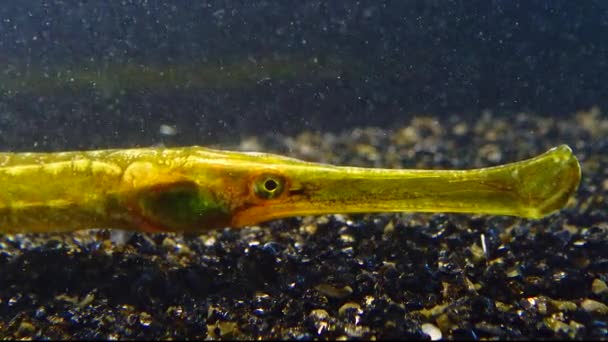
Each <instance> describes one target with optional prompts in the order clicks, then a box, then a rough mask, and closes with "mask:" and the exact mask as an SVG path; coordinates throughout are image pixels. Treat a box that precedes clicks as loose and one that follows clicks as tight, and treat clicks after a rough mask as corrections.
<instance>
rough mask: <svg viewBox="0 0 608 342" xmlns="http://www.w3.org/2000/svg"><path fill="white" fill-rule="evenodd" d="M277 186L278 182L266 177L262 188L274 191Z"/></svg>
mask: <svg viewBox="0 0 608 342" xmlns="http://www.w3.org/2000/svg"><path fill="white" fill-rule="evenodd" d="M278 186H279V184H278V183H277V181H275V180H274V179H267V180H266V181H265V182H264V188H265V189H266V191H274V190H276V189H277V187H278Z"/></svg>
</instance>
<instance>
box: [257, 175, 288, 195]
mask: <svg viewBox="0 0 608 342" xmlns="http://www.w3.org/2000/svg"><path fill="white" fill-rule="evenodd" d="M284 189H285V178H283V177H281V176H278V175H270V174H264V175H262V176H260V177H258V178H257V179H256V180H255V182H254V183H253V192H254V193H255V194H256V196H258V197H260V198H263V199H272V198H277V197H279V196H281V194H282V193H283V190H284Z"/></svg>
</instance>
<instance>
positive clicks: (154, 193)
mask: <svg viewBox="0 0 608 342" xmlns="http://www.w3.org/2000/svg"><path fill="white" fill-rule="evenodd" d="M139 203H140V206H141V208H142V212H143V214H144V215H145V216H146V218H147V219H150V220H151V221H152V222H153V223H155V224H158V225H159V226H163V227H166V228H168V229H171V230H183V231H197V230H204V229H206V228H216V227H217V226H218V225H223V224H227V223H228V221H229V219H230V213H229V210H228V208H227V207H226V205H225V204H224V203H221V202H220V201H219V200H218V199H217V197H216V196H215V194H214V193H213V192H211V191H210V190H207V189H204V188H200V187H199V186H198V185H197V184H196V183H194V182H179V183H172V184H163V185H162V186H155V187H154V188H152V189H147V190H146V191H144V192H143V193H142V195H141V197H140V200H139Z"/></svg>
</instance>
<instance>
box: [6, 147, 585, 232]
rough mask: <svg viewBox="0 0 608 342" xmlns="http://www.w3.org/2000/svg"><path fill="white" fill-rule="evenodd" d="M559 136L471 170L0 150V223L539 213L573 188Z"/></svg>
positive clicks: (207, 223)
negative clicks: (555, 142)
mask: <svg viewBox="0 0 608 342" xmlns="http://www.w3.org/2000/svg"><path fill="white" fill-rule="evenodd" d="M580 177H581V171H580V165H579V163H578V161H577V159H576V157H575V156H574V155H573V153H572V151H571V149H570V148H569V147H568V146H566V145H561V146H558V147H555V148H553V149H551V150H549V151H547V152H545V153H544V154H541V155H539V156H537V157H534V158H532V159H528V160H524V161H519V162H514V163H510V164H505V165H501V166H494V167H488V168H481V169H471V170H397V169H369V168H359V167H347V166H333V165H327V164H318V163H310V162H305V161H301V160H297V159H292V158H287V157H283V156H279V155H273V154H264V153H247V152H231V151H221V150H213V149H207V148H203V147H197V146H194V147H183V148H139V149H124V150H100V151H85V152H61V153H0V232H2V233H25V232H58V231H72V230H77V229H85V228H118V229H128V230H137V231H145V232H158V231H185V232H197V231H203V230H206V229H214V228H221V227H242V226H246V225H252V224H257V223H260V222H263V221H266V220H270V219H276V218H282V217H289V216H298V215H317V214H328V213H371V212H400V211H410V212H413V211H419V212H458V213H477V214H490V215H514V216H521V217H526V218H541V217H544V216H546V215H549V214H551V213H552V212H554V211H556V210H559V209H560V208H562V207H563V206H564V205H565V204H566V202H567V201H568V199H569V197H570V196H571V195H572V194H573V193H574V192H575V190H576V188H577V186H578V184H579V181H580Z"/></svg>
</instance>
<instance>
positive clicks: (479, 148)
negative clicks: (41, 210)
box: [0, 109, 608, 339]
mask: <svg viewBox="0 0 608 342" xmlns="http://www.w3.org/2000/svg"><path fill="white" fill-rule="evenodd" d="M607 135H608V120H605V119H603V117H602V115H601V114H600V113H599V110H597V109H591V110H589V111H588V112H581V113H576V114H572V115H571V116H570V118H568V119H563V120H561V119H560V120H553V119H551V118H547V117H540V116H535V115H532V114H518V115H511V116H499V115H496V114H492V113H481V114H480V115H479V116H478V117H477V118H476V120H471V119H463V118H461V117H459V116H452V117H449V118H444V119H437V118H435V117H430V116H418V117H415V118H413V119H411V121H409V124H407V125H406V126H403V127H391V128H390V129H379V128H373V127H366V128H358V129H354V130H350V131H344V132H342V133H339V134H336V133H324V132H304V133H301V134H300V135H298V136H294V137H284V136H277V135H274V136H268V137H264V138H261V137H251V138H247V139H243V141H242V143H241V145H240V146H221V147H223V148H233V149H242V150H260V151H267V152H277V153H282V154H287V155H290V156H294V157H298V158H302V159H306V160H312V161H320V162H327V163H334V164H342V165H354V166H368V167H390V168H472V167H482V166H491V165H496V164H502V163H506V162H511V161H516V160H521V159H526V158H529V157H532V156H534V155H537V154H539V153H542V152H544V151H546V150H547V149H549V148H550V147H553V146H557V145H559V144H562V143H565V144H568V145H570V146H571V147H572V149H573V150H574V153H575V154H576V155H577V157H578V158H579V160H580V161H581V164H582V170H583V171H582V172H583V176H582V182H581V185H580V187H579V190H578V191H577V193H576V195H575V197H574V198H573V199H572V201H571V203H570V204H569V205H568V206H567V208H565V209H563V210H562V211H560V212H559V213H556V214H553V215H551V216H549V217H547V218H544V219H542V220H526V219H519V218H514V217H492V216H472V215H456V214H441V213H439V214H434V215H431V214H419V213H402V214H395V215H393V214H391V215H389V214H377V215H349V216H346V215H328V216H320V217H296V218H291V219H285V220H278V221H273V222H268V223H265V224H262V225H260V226H256V227H249V228H244V229H229V228H227V229H223V230H216V231H210V232H207V233H204V234H202V235H182V234H133V233H125V232H121V231H110V230H83V231H79V232H76V233H72V234H41V235H33V234H31V235H30V234H25V235H5V236H2V237H0V337H1V338H24V339H26V338H34V339H44V338H51V339H68V338H70V339H143V338H145V339H181V338H189V339H202V338H208V339H228V338H247V339H257V338H264V339H270V338H289V339H335V338H348V339H357V338H361V339H372V338H420V339H424V338H432V339H437V338H440V337H441V338H447V339H460V338H467V339H486V338H503V339H504V338H506V339H522V338H536V339H539V338H543V339H544V338H575V339H583V338H595V339H598V338H600V339H606V338H607V336H608V306H607V304H608V286H607V285H606V282H608V254H607V251H608V215H607V211H606V195H607V193H608V175H607V172H608V171H607V166H608V156H607V154H606V151H608V138H606V136H607Z"/></svg>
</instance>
